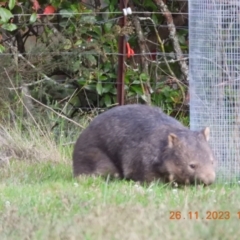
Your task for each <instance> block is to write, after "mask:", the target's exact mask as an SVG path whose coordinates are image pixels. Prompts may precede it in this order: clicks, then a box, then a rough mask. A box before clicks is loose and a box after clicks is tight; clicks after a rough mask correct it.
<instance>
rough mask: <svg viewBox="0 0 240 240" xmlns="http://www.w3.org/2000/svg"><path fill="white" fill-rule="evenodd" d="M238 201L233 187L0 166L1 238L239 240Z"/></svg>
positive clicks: (52, 166)
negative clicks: (183, 185)
mask: <svg viewBox="0 0 240 240" xmlns="http://www.w3.org/2000/svg"><path fill="white" fill-rule="evenodd" d="M239 196H240V189H239V186H237V185H235V186H234V185H232V186H228V185H220V184H218V185H213V186H211V187H207V188H201V187H187V188H182V189H173V188H170V187H167V186H164V185H161V184H157V183H155V184H151V185H149V186H140V185H138V184H136V183H134V182H127V181H107V180H104V179H101V178H93V177H91V178H90V177H82V178H80V179H78V180H76V179H74V178H73V177H72V169H71V163H70V162H65V163H61V162H58V163H52V162H42V163H41V162H38V163H29V162H26V161H11V162H10V167H9V169H6V168H2V169H0V239H1V240H4V239H11V240H12V239H13V240H14V239H31V240H32V239H44V240H45V239H71V240H72V239H89V240H95V239H107V240H108V239H111V240H112V239H113V240H114V239H131V240H135V239H136V240H137V239H206V240H207V239H239V235H240V227H239V226H240V216H239V215H240V214H239V215H238V212H240V198H239ZM171 211H172V212H173V213H172V215H173V216H174V217H176V216H177V217H178V215H177V214H175V213H176V211H180V213H181V219H170V216H171ZM207 211H210V212H213V211H217V212H218V218H219V217H220V216H222V217H223V218H227V217H228V216H227V214H226V213H224V214H223V215H222V214H221V213H220V211H222V212H225V211H228V212H230V218H229V219H221V220H220V219H206V217H207ZM189 212H192V219H190V215H189ZM195 212H197V214H198V219H196V213H195ZM214 216H215V215H212V214H211V217H214Z"/></svg>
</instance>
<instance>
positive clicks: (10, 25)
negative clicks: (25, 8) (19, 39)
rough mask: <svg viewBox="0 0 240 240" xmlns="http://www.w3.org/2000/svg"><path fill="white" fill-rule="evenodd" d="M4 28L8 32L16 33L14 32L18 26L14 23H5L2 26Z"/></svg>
mask: <svg viewBox="0 0 240 240" xmlns="http://www.w3.org/2000/svg"><path fill="white" fill-rule="evenodd" d="M2 28H3V29H5V30H7V31H10V32H12V31H14V30H16V29H17V25H16V24H13V23H4V24H3V25H2Z"/></svg>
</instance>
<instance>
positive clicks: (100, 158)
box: [73, 148, 119, 177]
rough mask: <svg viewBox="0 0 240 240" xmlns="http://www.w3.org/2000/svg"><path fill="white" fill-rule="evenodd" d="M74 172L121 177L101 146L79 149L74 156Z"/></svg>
mask: <svg viewBox="0 0 240 240" xmlns="http://www.w3.org/2000/svg"><path fill="white" fill-rule="evenodd" d="M73 174H74V176H75V177H77V176H79V175H81V174H84V175H100V176H104V177H106V176H112V177H119V172H118V170H117V168H116V167H115V165H114V164H113V163H112V161H111V160H110V159H109V157H108V156H107V155H106V154H105V153H104V152H103V151H102V150H100V149H99V148H88V149H85V150H79V151H76V152H75V153H74V156H73Z"/></svg>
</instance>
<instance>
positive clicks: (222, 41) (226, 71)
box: [189, 0, 240, 182]
mask: <svg viewBox="0 0 240 240" xmlns="http://www.w3.org/2000/svg"><path fill="white" fill-rule="evenodd" d="M239 13H240V5H239V1H214V0H208V1H198V0H190V1H189V59H190V60H189V61H190V62H189V65H190V66H189V80H190V83H189V87H190V126H191V128H192V129H194V130H195V129H200V128H203V127H205V126H210V128H211V140H210V144H211V145H212V148H213V149H214V152H215V155H216V157H217V160H218V166H217V169H218V178H219V180H223V181H225V182H229V181H239V179H240V93H239V88H240V81H239V80H240V71H239V66H240V48H239V46H240V37H239V36H240V18H239Z"/></svg>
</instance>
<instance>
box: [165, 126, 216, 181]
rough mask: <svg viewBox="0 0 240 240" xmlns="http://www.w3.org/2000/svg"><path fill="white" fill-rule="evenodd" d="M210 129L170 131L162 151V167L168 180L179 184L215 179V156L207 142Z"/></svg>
mask: <svg viewBox="0 0 240 240" xmlns="http://www.w3.org/2000/svg"><path fill="white" fill-rule="evenodd" d="M209 134H210V129H209V128H208V127H207V128H205V129H204V130H202V131H200V132H194V131H189V133H187V134H186V132H184V131H183V132H178V133H177V134H173V133H170V134H169V135H168V144H167V147H166V149H165V151H164V165H165V166H164V167H165V171H166V172H167V175H168V178H169V181H175V182H177V183H179V184H194V183H203V184H204V185H210V184H212V183H213V182H214V180H215V158H214V155H213V152H212V150H211V148H210V146H209V144H208V140H209Z"/></svg>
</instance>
